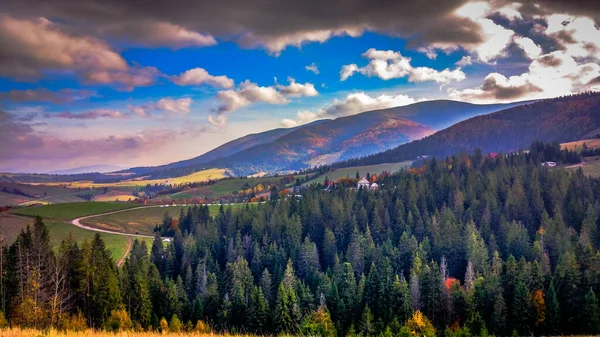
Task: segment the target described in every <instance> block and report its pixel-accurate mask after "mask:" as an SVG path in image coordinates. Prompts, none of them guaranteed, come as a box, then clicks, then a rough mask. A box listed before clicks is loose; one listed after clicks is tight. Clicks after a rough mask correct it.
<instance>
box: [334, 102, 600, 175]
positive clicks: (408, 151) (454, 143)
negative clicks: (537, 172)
mask: <svg viewBox="0 0 600 337" xmlns="http://www.w3.org/2000/svg"><path fill="white" fill-rule="evenodd" d="M599 111H600V93H585V94H580V95H573V96H567V97H559V98H553V99H547V100H543V101H539V102H535V103H529V104H524V105H520V106H516V107H512V108H509V109H505V110H501V111H498V112H495V113H492V114H489V115H484V116H478V117H473V118H470V119H468V120H465V121H463V122H460V123H457V124H455V125H453V126H451V127H449V128H447V129H444V130H442V131H439V132H436V133H435V134H433V135H431V136H429V137H426V138H424V139H421V140H418V141H414V142H411V143H408V144H404V145H401V146H399V147H396V148H394V149H391V150H388V151H385V152H381V153H378V154H375V155H372V156H368V157H365V158H360V159H356V160H349V161H346V162H344V163H339V164H338V165H336V166H356V165H372V164H380V163H387V162H398V161H404V160H410V159H415V158H417V157H418V156H420V155H436V156H445V155H451V154H456V153H458V152H461V151H469V152H470V151H473V150H475V149H477V148H480V149H481V150H482V151H483V152H484V153H488V152H511V151H516V150H519V149H525V148H529V146H530V145H531V143H532V142H534V141H536V140H539V141H543V142H560V143H564V142H571V141H576V140H579V139H585V138H586V137H589V136H591V135H595V134H597V133H598V131H599V130H600V113H599Z"/></svg>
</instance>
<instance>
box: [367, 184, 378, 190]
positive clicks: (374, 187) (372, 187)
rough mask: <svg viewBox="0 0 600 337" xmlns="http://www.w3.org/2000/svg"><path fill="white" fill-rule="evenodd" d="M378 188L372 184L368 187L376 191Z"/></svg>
mask: <svg viewBox="0 0 600 337" xmlns="http://www.w3.org/2000/svg"><path fill="white" fill-rule="evenodd" d="M378 188H379V185H377V183H372V184H371V186H369V189H371V190H376V189H378Z"/></svg>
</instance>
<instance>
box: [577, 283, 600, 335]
mask: <svg viewBox="0 0 600 337" xmlns="http://www.w3.org/2000/svg"><path fill="white" fill-rule="evenodd" d="M582 310H583V312H582V314H581V318H582V323H583V331H584V332H585V333H586V334H592V335H595V334H598V333H600V309H598V299H597V298H596V293H594V290H593V289H592V288H590V290H589V291H588V293H587V294H586V295H585V304H584V306H583V308H582Z"/></svg>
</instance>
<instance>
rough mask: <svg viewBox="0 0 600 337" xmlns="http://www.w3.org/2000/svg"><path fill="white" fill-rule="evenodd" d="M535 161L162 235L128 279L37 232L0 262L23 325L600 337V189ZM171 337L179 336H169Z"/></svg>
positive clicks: (137, 253) (9, 300) (183, 217)
mask: <svg viewBox="0 0 600 337" xmlns="http://www.w3.org/2000/svg"><path fill="white" fill-rule="evenodd" d="M540 160H541V159H540V158H539V157H538V154H537V152H529V153H521V154H515V155H507V156H505V155H498V156H495V157H493V156H484V155H482V154H481V152H480V151H475V153H473V154H472V155H466V154H459V155H456V156H451V157H447V158H443V159H436V158H433V159H431V160H428V161H426V162H425V164H424V166H423V167H421V168H419V169H411V170H403V171H400V172H399V173H396V174H392V175H383V176H380V177H378V182H381V183H382V184H380V186H382V187H381V188H380V189H379V190H376V191H370V190H364V189H360V190H358V191H357V190H354V189H351V188H345V187H344V186H343V185H334V186H332V187H331V188H330V189H329V190H328V191H324V190H323V188H322V187H321V186H313V187H310V188H308V189H306V190H303V191H302V193H301V195H302V197H301V198H297V197H295V196H290V197H288V198H281V199H279V200H276V201H272V202H268V203H265V204H259V205H247V206H245V207H240V208H239V209H235V210H233V209H231V208H228V209H224V208H221V209H220V210H219V211H218V212H217V213H216V214H215V215H214V216H212V215H209V214H208V208H207V207H206V206H194V207H191V208H189V209H188V210H187V212H182V213H181V214H180V215H179V220H177V221H173V219H172V218H171V219H164V221H163V223H162V224H160V225H159V226H157V228H158V231H159V232H163V233H166V232H167V231H169V232H168V233H169V234H171V233H172V235H173V238H172V240H171V242H167V243H165V242H163V240H162V239H161V237H160V234H159V232H158V233H157V235H156V237H155V240H154V242H153V244H152V246H151V247H147V246H146V244H145V243H144V242H137V241H136V242H134V245H133V248H132V250H131V253H130V255H129V256H128V258H127V259H126V260H125V262H124V263H123V265H122V266H121V267H116V265H115V264H114V261H113V260H112V259H111V257H110V253H109V251H108V249H107V248H106V245H105V243H104V242H103V241H102V239H101V238H100V237H99V236H96V237H95V238H94V239H93V240H91V241H86V242H84V243H82V244H78V243H76V242H75V241H74V240H73V239H72V238H68V239H66V240H64V241H63V242H62V243H61V245H60V247H59V248H58V249H57V250H56V251H53V250H52V249H51V247H50V243H49V237H48V232H47V230H46V228H45V226H44V224H43V220H42V219H39V218H38V219H36V221H35V223H34V224H33V226H32V227H31V228H28V229H27V230H25V231H24V232H23V233H21V235H20V236H19V238H18V239H17V241H16V242H15V243H14V244H13V245H11V246H10V247H4V248H3V249H2V254H1V255H0V257H2V260H1V261H0V266H2V267H1V270H0V275H1V276H2V280H1V282H0V284H1V285H2V286H1V289H0V290H1V291H0V296H1V301H0V304H1V310H2V312H3V313H4V314H5V316H6V318H7V319H8V320H9V321H10V323H11V324H13V325H19V326H30V327H38V328H41V327H47V326H50V325H54V326H59V327H65V328H69V327H77V326H81V325H85V326H90V327H94V328H105V329H111V330H117V329H123V328H125V329H140V330H142V329H153V330H157V329H162V330H165V329H175V330H178V329H186V328H187V329H193V328H195V327H200V328H202V329H204V328H205V327H206V326H210V327H211V328H212V329H213V330H216V331H230V332H251V333H257V334H268V335H271V334H279V333H291V334H313V335H324V336H358V335H360V336H417V335H419V336H422V335H426V336H435V335H437V336H470V335H481V336H483V335H491V334H493V335H496V336H506V335H511V334H518V335H530V334H536V335H542V334H548V335H559V334H597V333H600V331H599V328H600V310H599V308H598V305H599V303H598V298H597V294H598V292H599V291H600V254H598V248H599V246H600V231H599V230H598V224H599V221H598V210H599V206H600V180H599V179H597V178H590V177H586V176H584V175H583V173H582V171H581V170H578V171H576V172H573V173H569V172H567V171H565V170H563V169H560V168H548V167H543V166H541V165H540V164H539V161H540ZM173 327H175V328H173Z"/></svg>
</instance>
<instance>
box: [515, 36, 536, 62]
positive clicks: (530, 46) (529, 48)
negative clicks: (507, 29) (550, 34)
mask: <svg viewBox="0 0 600 337" xmlns="http://www.w3.org/2000/svg"><path fill="white" fill-rule="evenodd" d="M514 42H515V43H516V44H517V46H519V48H521V49H523V52H525V55H526V56H527V57H528V58H529V59H531V60H533V59H535V58H536V57H538V56H540V55H541V54H542V47H540V46H538V45H537V44H535V42H533V40H531V39H530V38H528V37H522V36H517V37H515V38H514Z"/></svg>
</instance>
